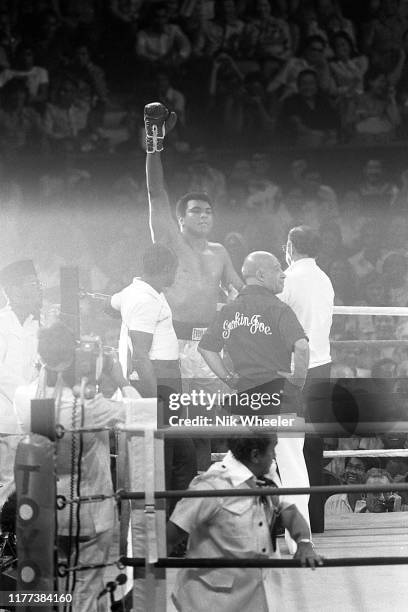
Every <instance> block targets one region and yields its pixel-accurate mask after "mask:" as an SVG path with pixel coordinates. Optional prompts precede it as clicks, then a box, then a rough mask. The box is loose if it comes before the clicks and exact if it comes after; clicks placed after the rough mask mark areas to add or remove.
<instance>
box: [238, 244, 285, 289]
mask: <svg viewBox="0 0 408 612" xmlns="http://www.w3.org/2000/svg"><path fill="white" fill-rule="evenodd" d="M242 276H243V277H244V279H245V282H246V284H247V285H260V286H262V287H266V288H267V289H269V290H270V291H272V293H280V292H281V291H282V290H283V285H284V281H285V275H284V273H283V272H282V268H281V265H280V263H279V261H278V259H277V258H276V257H275V255H272V253H268V252H267V251H254V252H253V253H250V254H249V255H248V256H247V257H246V258H245V261H244V263H243V266H242Z"/></svg>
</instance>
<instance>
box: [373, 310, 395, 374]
mask: <svg viewBox="0 0 408 612" xmlns="http://www.w3.org/2000/svg"><path fill="white" fill-rule="evenodd" d="M376 318H377V319H381V320H380V321H379V323H378V325H376V329H377V330H378V333H377V336H378V337H377V340H389V339H390V332H391V331H392V329H393V328H392V325H390V324H389V323H388V321H389V320H390V319H391V317H376ZM386 318H387V322H386V321H385V319H386ZM392 335H393V334H392ZM396 368H397V364H396V363H395V361H394V360H393V359H388V358H384V359H380V360H379V361H376V362H375V363H374V364H373V367H372V369H371V376H372V378H373V379H374V380H378V381H381V380H382V379H385V378H387V379H389V378H395V375H396Z"/></svg>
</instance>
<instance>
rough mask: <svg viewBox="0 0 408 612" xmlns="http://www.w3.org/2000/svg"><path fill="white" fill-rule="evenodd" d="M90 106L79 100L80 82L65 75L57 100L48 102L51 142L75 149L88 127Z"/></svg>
mask: <svg viewBox="0 0 408 612" xmlns="http://www.w3.org/2000/svg"><path fill="white" fill-rule="evenodd" d="M88 115H89V108H88V107H87V106H85V105H83V104H80V103H79V102H78V84H77V82H76V81H75V80H74V79H72V78H71V77H64V78H63V79H62V81H61V83H60V85H59V87H58V90H57V92H56V95H55V101H54V102H52V103H51V102H50V103H48V104H47V107H46V110H45V117H44V121H45V130H46V133H47V136H48V137H49V139H50V141H51V144H58V146H59V147H60V146H62V145H63V146H64V147H65V148H66V150H71V151H72V150H75V149H77V148H78V147H79V145H80V138H81V136H82V135H83V134H85V131H86V129H87V127H88Z"/></svg>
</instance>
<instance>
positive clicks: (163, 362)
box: [152, 359, 180, 368]
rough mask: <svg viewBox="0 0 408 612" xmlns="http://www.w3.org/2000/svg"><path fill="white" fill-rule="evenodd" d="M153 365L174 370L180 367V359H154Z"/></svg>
mask: <svg viewBox="0 0 408 612" xmlns="http://www.w3.org/2000/svg"><path fill="white" fill-rule="evenodd" d="M152 364H153V365H156V366H160V367H163V368H174V367H176V366H179V365H180V360H179V359H152Z"/></svg>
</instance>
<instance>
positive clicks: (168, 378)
mask: <svg viewBox="0 0 408 612" xmlns="http://www.w3.org/2000/svg"><path fill="white" fill-rule="evenodd" d="M177 265H178V261H177V258H176V256H175V255H174V253H173V251H171V250H170V249H168V248H167V247H165V246H163V245H162V244H154V245H152V246H151V247H149V248H148V249H147V250H146V252H145V253H144V255H143V275H142V277H141V278H135V279H133V282H132V283H131V284H130V285H129V286H128V287H125V289H123V290H122V291H121V292H119V293H116V294H115V295H114V296H112V298H111V306H112V308H114V309H115V310H119V311H120V313H121V316H122V328H121V332H120V340H119V360H120V363H121V365H122V369H123V374H124V376H125V378H130V380H131V381H132V384H133V385H134V386H135V387H136V388H137V390H138V391H139V393H141V395H142V396H143V397H160V398H161V399H162V400H163V402H164V404H163V410H164V414H163V415H159V418H160V419H163V421H164V422H166V421H167V419H166V414H165V412H166V409H167V406H166V404H167V401H166V400H167V399H168V395H169V393H172V392H178V393H181V374H180V365H179V347H178V340H177V336H176V333H175V331H174V328H173V317H172V312H171V310H170V306H169V305H168V302H167V300H166V298H165V296H164V294H163V293H162V291H163V289H164V288H165V287H170V286H171V285H172V284H173V282H174V278H175V274H176V270H177ZM165 465H166V487H167V488H171V489H185V488H187V487H188V485H189V483H190V481H191V480H192V478H194V476H195V475H196V473H197V460H196V453H195V448H194V444H193V442H192V440H191V439H183V440H180V439H166V441H165ZM174 503H175V501H174V502H173V504H170V507H171V505H174Z"/></svg>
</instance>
